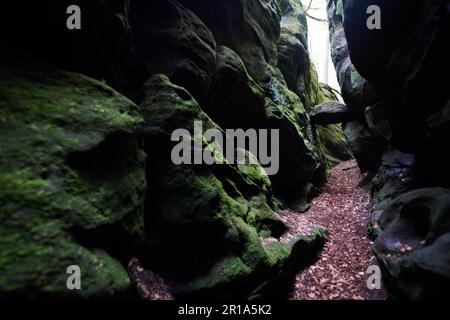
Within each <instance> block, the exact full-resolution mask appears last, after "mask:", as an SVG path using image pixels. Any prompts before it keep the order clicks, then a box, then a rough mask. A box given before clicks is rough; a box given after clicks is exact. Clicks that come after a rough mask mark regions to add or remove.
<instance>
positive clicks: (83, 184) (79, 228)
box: [0, 53, 146, 299]
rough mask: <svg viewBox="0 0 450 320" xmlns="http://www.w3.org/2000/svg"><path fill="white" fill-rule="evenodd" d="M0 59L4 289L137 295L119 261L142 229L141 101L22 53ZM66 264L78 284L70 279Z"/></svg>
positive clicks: (0, 264) (8, 293) (3, 293)
mask: <svg viewBox="0 0 450 320" xmlns="http://www.w3.org/2000/svg"><path fill="white" fill-rule="evenodd" d="M0 64H1V66H0V97H1V99H0V110H1V114H2V116H1V117H0V122H2V125H1V126H0V134H1V136H2V146H1V147H0V185H1V188H0V203H1V210H0V220H1V221H2V223H1V227H0V229H1V232H0V252H1V257H0V297H2V298H3V297H8V298H12V297H18V298H21V299H23V298H59V299H62V298H101V299H107V298H117V297H122V298H123V297H126V296H128V297H130V296H134V294H133V292H134V289H132V287H131V284H130V279H129V277H128V274H127V272H126V269H125V267H124V265H126V264H127V263H128V261H129V259H130V258H131V257H132V255H134V254H137V253H138V252H139V250H140V245H141V244H142V242H143V236H144V230H143V204H144V193H145V189H146V181H145V172H144V159H145V155H144V153H143V150H142V149H141V147H140V146H139V142H138V139H137V135H138V132H139V129H140V126H141V124H142V117H141V115H140V113H139V111H138V108H137V106H136V105H135V104H134V103H133V102H131V101H130V100H128V99H127V98H125V97H124V96H122V95H120V94H118V93H117V92H116V91H114V90H113V89H111V88H110V87H108V86H107V85H105V84H104V83H101V82H98V81H96V80H93V79H90V78H88V77H86V76H83V75H81V74H77V73H70V72H66V71H62V70H59V69H55V68H52V67H50V66H48V65H46V64H40V63H38V62H35V61H34V60H33V59H31V58H29V57H23V56H22V55H21V54H20V53H13V54H11V55H9V54H6V55H5V54H3V55H2V56H1V59H0ZM71 265H76V266H79V267H80V269H81V290H68V289H67V286H66V281H67V278H68V277H69V275H68V274H67V273H66V271H67V269H68V267H69V266H71Z"/></svg>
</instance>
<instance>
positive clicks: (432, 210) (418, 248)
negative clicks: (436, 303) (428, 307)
mask: <svg viewBox="0 0 450 320" xmlns="http://www.w3.org/2000/svg"><path fill="white" fill-rule="evenodd" d="M449 249H450V191H449V190H447V189H439V188H436V189H419V190H415V191H411V192H409V193H405V194H402V195H401V196H399V197H398V198H396V199H395V200H393V201H392V202H391V203H390V204H389V205H388V206H387V207H386V208H385V210H384V212H383V214H382V215H381V217H380V232H379V235H378V238H377V239H376V241H375V243H374V251H375V254H376V255H377V258H378V259H379V260H380V261H382V262H383V263H382V266H383V271H384V274H385V276H384V281H385V284H386V286H387V288H388V290H389V293H390V294H391V296H392V297H394V298H400V299H405V298H408V299H432V298H439V299H448V298H449V297H450V295H449V292H448V288H449V287H450V268H449V266H450V250H449Z"/></svg>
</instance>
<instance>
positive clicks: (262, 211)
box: [0, 0, 450, 301]
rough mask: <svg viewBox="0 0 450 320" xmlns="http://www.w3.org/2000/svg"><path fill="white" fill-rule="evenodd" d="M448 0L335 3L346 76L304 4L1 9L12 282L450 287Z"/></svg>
mask: <svg viewBox="0 0 450 320" xmlns="http://www.w3.org/2000/svg"><path fill="white" fill-rule="evenodd" d="M73 4H76V5H77V6H78V7H79V8H80V13H81V20H80V21H81V29H79V30H77V29H76V30H71V29H70V28H68V27H67V26H66V23H67V19H68V16H70V14H69V13H68V11H67V8H68V7H69V6H70V5H73ZM370 5H377V6H378V7H379V8H380V9H381V18H382V20H381V21H382V28H381V29H380V30H370V29H368V28H367V24H366V23H367V19H368V17H369V16H370V15H368V14H367V8H368V7H369V6H370ZM310 6H311V5H310ZM24 8H26V9H25V10H24ZM449 8H450V7H449V2H448V1H446V0H427V1H419V0H417V1H415V0H413V1H411V0H408V1H407V0H396V1H392V0H389V1H388V0H372V1H366V0H358V1H351V0H328V1H327V12H328V25H329V29H330V47H331V55H332V60H333V62H334V66H335V69H336V73H337V77H338V81H339V85H340V89H341V90H340V92H337V91H338V90H336V89H333V88H332V87H330V86H329V85H326V84H323V83H321V82H320V81H319V76H318V73H317V71H316V67H315V65H314V63H313V60H312V57H311V48H310V43H311V42H310V37H311V36H312V35H311V34H310V33H309V32H308V22H307V19H308V16H310V14H309V13H308V12H307V11H308V9H309V8H307V7H305V5H304V4H302V3H301V2H300V1H299V0H151V1H144V0H90V1H87V0H86V1H66V0H60V1H57V2H55V1H49V0H44V1H39V3H36V2H34V3H28V2H25V1H21V0H18V1H14V2H12V1H11V2H10V3H8V4H5V5H4V7H3V8H2V10H1V13H0V15H1V19H0V30H1V31H0V33H1V34H2V43H3V44H2V46H1V48H0V65H1V66H0V110H1V112H0V136H1V137H2V141H1V142H0V219H1V223H0V299H10V298H20V299H33V298H38V299H55V298H56V299H80V298H81V299H91V298H94V299H136V300H138V299H144V300H170V299H177V300H198V301H202V300H214V301H217V300H229V299H238V300H262V299H274V300H286V299H313V300H314V299H367V300H369V299H385V298H390V299H426V298H450V295H449V292H450V290H449V289H450V170H449V167H448V163H449V162H450V159H449V157H448V155H447V153H448V152H447V150H446V147H445V145H446V142H445V141H447V140H448V138H449V137H450V125H449V124H450V118H449V115H450V110H449V100H448V99H449V95H448V91H447V86H448V80H447V79H446V78H445V76H446V75H447V74H448V73H447V69H448V63H447V57H448V50H447V48H446V46H445V42H447V41H446V40H447V39H448V37H447V31H448V18H449V13H450V9H449ZM441 76H442V77H441ZM198 124H201V126H202V128H203V130H204V131H209V132H216V133H217V134H219V133H223V134H224V135H225V137H226V133H229V132H230V130H234V132H243V133H246V136H245V139H244V140H243V141H244V143H243V144H242V145H238V146H237V147H232V148H228V147H227V148H226V150H225V149H223V148H218V147H217V143H216V142H217V141H213V140H212V139H209V138H207V137H205V135H198V134H195V133H196V129H197V125H198ZM179 130H184V131H183V132H188V133H189V134H191V135H189V136H188V137H185V136H183V138H185V139H188V141H189V147H188V148H187V149H188V150H191V149H192V152H193V153H195V152H196V151H198V150H197V149H196V146H199V147H200V148H201V152H202V154H203V152H204V151H203V150H206V151H209V152H208V154H210V160H211V163H206V162H205V161H200V162H197V161H196V160H195V161H193V162H190V161H191V160H192V159H191V155H188V156H187V159H188V161H185V162H183V163H181V164H180V163H176V161H174V160H173V159H174V158H173V155H174V150H177V149H176V148H177V145H179V142H180V141H179V140H177V139H174V132H177V131H179ZM252 130H253V131H252ZM251 132H255V134H256V133H258V134H259V138H261V134H262V133H264V132H269V133H273V132H277V133H278V138H279V139H278V140H276V141H275V140H273V141H274V142H272V143H269V145H268V146H266V150H265V151H266V155H267V156H268V155H269V154H271V155H272V156H273V157H275V158H273V159H272V160H274V161H275V160H277V163H276V165H277V168H276V169H277V170H276V172H275V173H274V174H269V172H268V170H267V167H266V165H267V164H268V163H267V162H265V160H266V159H263V156H262V152H261V146H262V145H261V141H260V144H259V148H258V150H259V152H255V150H256V149H255V148H253V147H252V145H251V144H252V140H251V136H252V135H251ZM266 136H267V134H266ZM227 139H229V136H228V137H226V138H225V140H227ZM216 140H217V139H216ZM231 140H232V142H234V140H233V139H231ZM227 141H229V140H227ZM191 143H192V145H191ZM192 146H194V147H192ZM206 151H205V153H206ZM230 152H231V153H232V155H233V157H236V158H240V159H241V160H245V161H242V162H239V161H237V162H233V161H230V159H229V157H228V155H229V153H230ZM184 156H185V155H183V157H184ZM197 160H198V159H197ZM231 160H235V159H231ZM219 162H220V163H219ZM272 164H273V163H272ZM344 264H345V266H344ZM70 266H76V267H77V268H79V270H81V280H80V281H81V289H79V290H68V277H69V276H70V274H68V272H66V270H68V267H70ZM370 266H375V267H377V266H379V267H380V268H381V271H382V279H383V284H384V285H383V288H381V289H380V291H378V292H375V293H374V292H372V293H370V292H369V291H367V290H368V289H367V290H366V281H367V277H368V275H367V274H366V268H368V267H370ZM328 269H329V270H328ZM314 270H316V271H314ZM317 270H322V271H319V272H318V271H317ZM361 273H362V275H361ZM332 275H333V278H331V276H332ZM342 279H344V280H342ZM350 279H351V280H350ZM330 282H331V284H332V287H330ZM341 285H342V286H341ZM338 287H340V288H341V289H339V290H338ZM330 288H331V289H330ZM334 288H336V289H334ZM340 290H341V291H340ZM316 291H317V292H316Z"/></svg>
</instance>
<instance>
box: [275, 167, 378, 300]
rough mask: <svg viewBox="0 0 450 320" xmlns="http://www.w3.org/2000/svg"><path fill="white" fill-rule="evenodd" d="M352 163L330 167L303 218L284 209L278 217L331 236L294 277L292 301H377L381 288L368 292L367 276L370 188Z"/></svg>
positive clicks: (299, 227) (371, 259)
mask: <svg viewBox="0 0 450 320" xmlns="http://www.w3.org/2000/svg"><path fill="white" fill-rule="evenodd" d="M368 182H369V181H368V178H367V176H366V175H363V174H361V173H360V171H359V168H358V166H357V164H356V161H348V162H344V163H342V164H340V165H338V166H336V167H335V168H333V170H332V173H331V177H330V179H329V181H328V183H327V184H326V185H325V186H324V188H323V190H322V193H321V195H320V196H318V197H317V198H315V199H314V200H313V202H312V204H311V208H310V209H309V210H308V211H307V212H306V213H304V214H298V213H293V212H289V211H284V212H281V213H280V216H281V219H282V220H283V221H285V222H286V223H287V224H288V225H290V226H291V228H292V227H293V228H294V229H296V231H298V232H299V233H302V232H303V231H304V230H305V228H309V227H310V226H311V225H319V226H321V227H324V228H326V229H327V230H328V232H329V241H328V242H327V244H326V245H325V248H324V249H323V251H322V254H321V256H320V259H319V260H318V261H317V262H316V263H315V264H314V265H312V266H311V267H309V268H308V269H305V270H303V271H302V272H301V273H299V274H298V275H297V278H296V283H295V290H294V292H293V294H292V295H291V297H290V299H293V300H349V299H350V300H380V299H385V298H386V295H385V291H384V290H369V289H368V288H367V278H368V275H367V274H366V272H367V268H368V267H369V266H370V265H374V264H376V259H375V257H374V255H373V253H372V251H371V242H370V240H369V238H368V234H367V227H366V226H367V222H368V219H369V215H370V190H369V183H368Z"/></svg>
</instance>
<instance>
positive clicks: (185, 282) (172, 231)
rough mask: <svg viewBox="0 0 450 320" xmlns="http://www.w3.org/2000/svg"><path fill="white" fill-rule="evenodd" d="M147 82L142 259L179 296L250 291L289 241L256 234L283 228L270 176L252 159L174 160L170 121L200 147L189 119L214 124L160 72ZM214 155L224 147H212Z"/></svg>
mask: <svg viewBox="0 0 450 320" xmlns="http://www.w3.org/2000/svg"><path fill="white" fill-rule="evenodd" d="M145 88H146V97H145V99H144V100H143V102H142V104H141V109H142V112H143V115H144V119H145V125H144V131H143V133H144V138H145V139H144V140H145V146H146V147H145V149H146V152H147V154H148V157H149V159H148V164H147V179H148V181H150V187H149V190H148V192H147V207H146V216H145V219H146V232H147V236H148V239H149V240H148V243H149V246H148V249H147V253H146V261H145V265H146V266H147V267H148V268H154V269H156V270H158V271H159V272H161V273H162V274H163V275H164V276H165V277H166V279H168V281H169V283H170V284H171V287H172V289H173V291H174V293H175V295H176V296H177V297H189V298H190V299H196V298H203V299H217V298H237V297H240V298H249V297H250V296H251V295H252V292H254V291H258V290H257V288H258V287H259V286H260V285H261V284H262V283H264V282H265V281H266V280H267V279H268V278H269V279H270V278H273V277H274V275H275V274H277V273H279V272H280V270H281V269H280V268H281V266H282V265H283V264H284V262H285V261H287V259H289V257H290V252H291V249H292V245H287V244H286V245H281V246H280V247H278V248H276V249H273V250H268V249H267V248H265V247H264V246H263V244H262V243H261V240H260V239H261V237H267V236H275V237H277V236H280V235H281V234H283V233H284V231H285V230H286V227H285V226H284V224H283V223H282V222H281V221H279V220H278V218H277V216H276V215H275V213H274V211H273V210H274V208H275V206H276V203H275V201H274V200H273V198H272V188H271V184H270V180H269V179H268V177H267V176H266V175H265V173H264V171H263V169H262V168H261V167H260V166H259V164H257V163H255V164H249V165H244V166H235V165H231V164H222V165H221V164H214V165H211V166H208V165H205V164H203V165H190V164H182V165H175V164H173V162H172V161H171V152H172V149H173V147H174V146H175V145H176V142H173V141H171V134H172V132H173V131H174V130H175V129H186V130H188V131H189V132H190V133H191V134H192V136H191V139H192V141H196V140H197V141H198V142H200V143H201V144H202V146H204V147H206V146H207V144H208V142H207V141H205V140H204V139H203V138H202V137H195V136H193V127H194V121H201V122H202V125H203V130H207V129H211V128H214V129H218V130H220V129H219V127H218V126H217V125H216V124H215V123H214V122H213V121H212V120H211V119H210V118H209V117H208V116H207V115H206V114H205V113H204V112H203V111H202V110H201V109H200V107H199V105H198V104H197V102H196V101H195V100H194V99H193V98H192V96H191V95H190V94H189V93H188V92H187V91H186V90H185V89H183V88H181V87H178V86H176V85H173V84H172V83H171V82H170V81H169V79H168V78H167V77H166V76H164V75H155V76H153V77H152V78H151V79H150V80H149V81H148V82H147V83H146V85H145ZM216 157H217V158H220V159H223V158H224V155H223V154H221V152H220V151H219V150H216ZM247 157H252V155H251V154H248V153H247ZM299 263H300V261H299ZM283 286H288V283H287V282H284V285H283Z"/></svg>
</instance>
